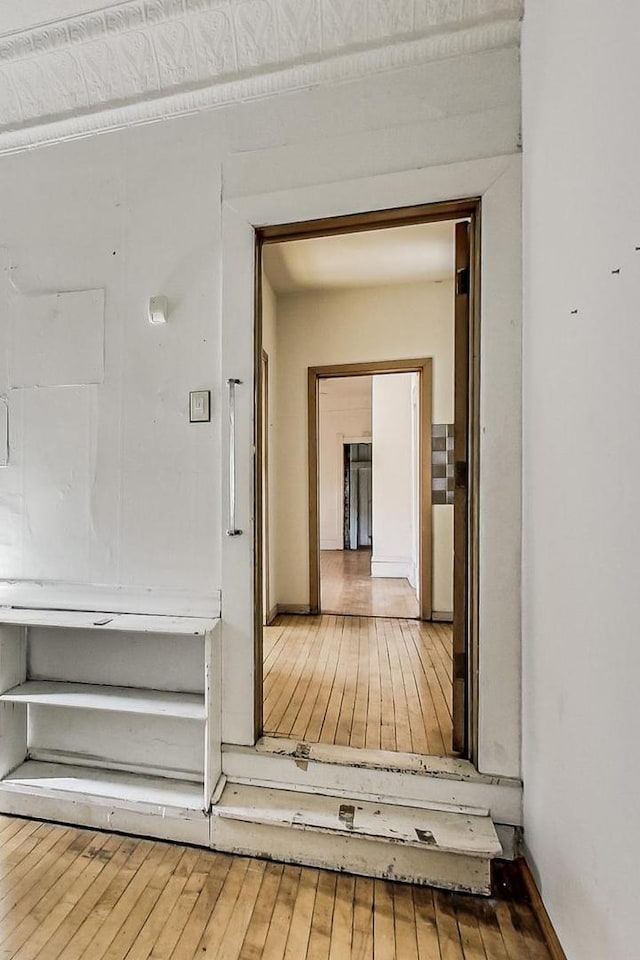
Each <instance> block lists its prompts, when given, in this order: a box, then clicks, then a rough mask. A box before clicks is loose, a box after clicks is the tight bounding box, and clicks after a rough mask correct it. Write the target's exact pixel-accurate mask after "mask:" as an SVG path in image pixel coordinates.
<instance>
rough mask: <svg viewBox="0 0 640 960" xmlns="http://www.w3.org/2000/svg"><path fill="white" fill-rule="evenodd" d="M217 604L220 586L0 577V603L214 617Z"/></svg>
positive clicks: (35, 607) (45, 608) (50, 608)
mask: <svg viewBox="0 0 640 960" xmlns="http://www.w3.org/2000/svg"><path fill="white" fill-rule="evenodd" d="M220 605H221V604H220V591H219V590H212V591H211V593H210V594H207V595H203V594H196V593H190V592H189V591H186V590H171V589H168V590H166V589H164V588H163V587H129V586H119V585H116V584H99V583H66V582H63V581H58V580H0V606H3V607H16V608H22V609H26V610H40V611H43V612H44V611H54V610H67V611H83V610H84V611H90V612H94V611H96V610H98V611H100V612H104V613H122V614H136V615H137V614H141V615H145V614H148V615H151V616H153V615H155V616H161V617H199V618H210V619H213V620H215V619H217V618H218V617H219V616H220ZM62 625H63V626H64V624H62ZM130 629H135V627H131V628H130ZM171 632H174V631H171Z"/></svg>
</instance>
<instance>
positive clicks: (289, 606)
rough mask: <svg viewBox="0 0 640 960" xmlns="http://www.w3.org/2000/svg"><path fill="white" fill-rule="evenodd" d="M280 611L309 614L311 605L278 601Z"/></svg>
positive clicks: (277, 606)
mask: <svg viewBox="0 0 640 960" xmlns="http://www.w3.org/2000/svg"><path fill="white" fill-rule="evenodd" d="M276 608H277V611H278V613H293V614H305V613H306V614H309V613H311V607H310V606H309V604H308V603H277V604H276Z"/></svg>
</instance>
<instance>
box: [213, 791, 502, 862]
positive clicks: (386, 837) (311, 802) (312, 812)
mask: <svg viewBox="0 0 640 960" xmlns="http://www.w3.org/2000/svg"><path fill="white" fill-rule="evenodd" d="M215 813H216V816H219V817H224V818H226V819H231V820H243V821H246V822H248V823H263V824H273V825H280V826H283V827H293V828H295V829H298V830H306V829H309V830H317V831H319V832H326V833H346V834H348V835H358V836H365V837H369V838H372V839H373V838H375V839H376V840H380V841H384V842H387V843H402V844H408V845H409V846H414V847H420V848H423V849H424V848H426V847H429V846H433V847H437V849H438V850H440V851H442V852H447V853H456V854H464V855H466V856H474V857H497V856H499V855H500V853H501V852H502V848H501V846H500V841H499V840H498V837H497V835H496V831H495V828H494V826H493V823H492V822H491V820H490V818H489V817H488V816H477V815H472V814H467V813H459V812H448V811H444V810H427V809H424V808H421V809H417V808H411V807H404V806H394V805H392V804H386V803H371V802H368V801H365V800H359V799H358V800H353V799H352V800H340V799H336V798H335V797H323V796H320V795H318V794H308V793H304V794H303V793H295V792H292V791H288V790H269V789H265V788H264V787H248V786H232V785H229V786H227V787H226V789H225V791H224V793H223V795H222V798H221V801H220V803H219V804H218V805H217V807H216V810H215Z"/></svg>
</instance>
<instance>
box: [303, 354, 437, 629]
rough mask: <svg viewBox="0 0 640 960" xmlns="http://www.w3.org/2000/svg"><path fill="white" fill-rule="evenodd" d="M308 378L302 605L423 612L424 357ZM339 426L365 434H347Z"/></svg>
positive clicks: (427, 490)
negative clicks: (305, 592) (362, 506)
mask: <svg viewBox="0 0 640 960" xmlns="http://www.w3.org/2000/svg"><path fill="white" fill-rule="evenodd" d="M308 379H309V385H308V397H309V428H308V429H309V597H310V612H311V613H323V614H327V613H329V614H341V615H346V616H371V617H375V616H379V617H401V618H410V619H421V620H425V621H426V620H430V619H431V616H432V575H433V571H432V568H433V544H432V504H431V473H432V470H431V422H432V393H433V384H432V359H431V358H422V359H416V360H390V361H378V362H372V363H359V364H358V363H356V364H345V365H342V364H337V365H332V366H325V367H313V368H310V369H309V371H308ZM347 428H350V429H351V431H353V430H354V429H355V428H359V430H360V431H361V432H362V431H364V432H365V433H367V434H368V438H365V437H363V438H360V442H358V440H357V439H356V442H349V439H350V438H349V437H348V436H346V435H345V433H344V430H345V429H347ZM345 439H346V440H347V442H345ZM363 440H364V441H365V442H362V441H363ZM352 450H353V451H354V453H355V455H356V456H363V457H364V458H365V459H363V460H355V461H352V452H351V451H352ZM345 458H348V461H349V463H348V467H347V464H346V462H345ZM341 462H342V472H341V474H338V469H337V467H338V468H339V467H340V465H341ZM352 463H353V465H352ZM338 477H339V480H338ZM339 482H340V485H338V483H339ZM363 500H364V502H365V504H366V508H365V510H364V511H362V510H360V509H359V508H360V504H361V502H362V501H363ZM347 504H348V505H349V506H348V507H347ZM354 508H355V510H356V511H357V513H356V514H355V515H354ZM347 509H349V515H347ZM445 563H446V561H445ZM446 576H447V574H446V573H445V574H444V577H445V579H446ZM449 579H450V581H451V582H452V579H453V563H452V558H451V559H450V571H449Z"/></svg>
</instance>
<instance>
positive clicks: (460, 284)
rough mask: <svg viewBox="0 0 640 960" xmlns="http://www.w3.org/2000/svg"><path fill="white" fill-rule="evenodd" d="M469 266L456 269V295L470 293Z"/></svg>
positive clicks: (462, 295)
mask: <svg viewBox="0 0 640 960" xmlns="http://www.w3.org/2000/svg"><path fill="white" fill-rule="evenodd" d="M469 276H470V273H469V267H460V269H459V270H456V296H458V297H466V296H467V295H468V293H469Z"/></svg>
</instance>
